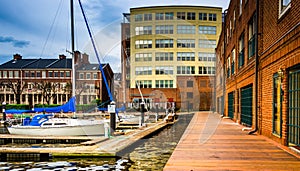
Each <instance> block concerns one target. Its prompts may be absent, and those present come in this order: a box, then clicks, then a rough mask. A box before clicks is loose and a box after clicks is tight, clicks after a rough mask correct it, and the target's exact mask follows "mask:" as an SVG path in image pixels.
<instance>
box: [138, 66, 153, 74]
mask: <svg viewBox="0 0 300 171" xmlns="http://www.w3.org/2000/svg"><path fill="white" fill-rule="evenodd" d="M135 75H152V67H150V66H142V67H135Z"/></svg>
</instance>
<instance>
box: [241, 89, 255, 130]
mask: <svg viewBox="0 0 300 171" xmlns="http://www.w3.org/2000/svg"><path fill="white" fill-rule="evenodd" d="M252 90H253V88H252V85H251V86H247V87H245V88H242V89H241V123H242V124H245V125H247V126H252V99H253V97H252V95H253V91H252Z"/></svg>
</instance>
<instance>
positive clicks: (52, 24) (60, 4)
mask: <svg viewBox="0 0 300 171" xmlns="http://www.w3.org/2000/svg"><path fill="white" fill-rule="evenodd" d="M62 2H63V0H60V3H59V5H58V8H57V10H56V13H55V16H54V20H53V22H52V23H51V27H50V30H49V32H48V35H47V38H46V41H45V43H44V45H43V49H42V52H41V55H40V57H42V56H43V54H44V51H45V48H46V45H47V42H48V40H49V37H50V34H51V32H52V29H53V26H54V23H55V21H56V18H57V15H58V13H59V10H60V9H61V6H62Z"/></svg>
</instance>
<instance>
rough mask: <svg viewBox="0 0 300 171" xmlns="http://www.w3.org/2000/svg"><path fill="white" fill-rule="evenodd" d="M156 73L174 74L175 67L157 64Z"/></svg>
mask: <svg viewBox="0 0 300 171" xmlns="http://www.w3.org/2000/svg"><path fill="white" fill-rule="evenodd" d="M155 75H173V67H172V66H157V67H155Z"/></svg>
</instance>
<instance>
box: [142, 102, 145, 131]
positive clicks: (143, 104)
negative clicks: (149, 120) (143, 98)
mask: <svg viewBox="0 0 300 171" xmlns="http://www.w3.org/2000/svg"><path fill="white" fill-rule="evenodd" d="M144 120H145V103H144V102H141V125H142V126H143V125H144V122H145V121H144Z"/></svg>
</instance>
